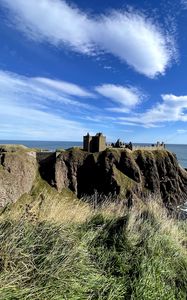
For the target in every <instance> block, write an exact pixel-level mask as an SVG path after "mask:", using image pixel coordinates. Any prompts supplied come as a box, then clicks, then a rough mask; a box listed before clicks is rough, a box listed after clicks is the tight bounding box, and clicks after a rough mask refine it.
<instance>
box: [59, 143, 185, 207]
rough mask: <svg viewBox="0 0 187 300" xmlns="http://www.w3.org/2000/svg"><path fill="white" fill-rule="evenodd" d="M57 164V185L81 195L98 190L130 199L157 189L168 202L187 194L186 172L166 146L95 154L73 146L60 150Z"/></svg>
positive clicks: (176, 203)
mask: <svg viewBox="0 0 187 300" xmlns="http://www.w3.org/2000/svg"><path fill="white" fill-rule="evenodd" d="M54 168H55V184H56V187H57V189H58V190H59V191H61V190H62V189H63V188H64V187H65V188H69V189H71V190H72V191H73V192H75V193H76V195H77V196H78V197H81V196H83V195H85V194H86V195H92V194H93V193H94V192H95V191H97V192H98V193H102V194H105V195H107V194H112V195H117V196H118V198H122V199H125V198H127V199H130V202H131V200H132V198H133V196H136V197H141V198H142V197H146V196H147V195H148V194H150V193H155V194H157V195H158V196H161V197H162V199H163V202H164V203H165V204H166V206H172V205H178V204H180V203H183V202H184V200H185V199H186V197H187V172H186V171H185V170H184V169H182V168H181V167H180V166H179V164H178V162H177V159H176V157H175V155H174V154H172V153H170V152H169V151H167V150H164V149H159V150H143V149H142V150H134V151H129V150H128V149H120V150H119V149H115V150H114V149H108V150H106V151H103V152H101V153H94V154H92V153H88V152H84V151H82V150H80V149H74V150H71V151H69V152H68V151H66V152H63V153H61V154H60V155H59V156H58V157H57V159H56V163H55V166H54Z"/></svg>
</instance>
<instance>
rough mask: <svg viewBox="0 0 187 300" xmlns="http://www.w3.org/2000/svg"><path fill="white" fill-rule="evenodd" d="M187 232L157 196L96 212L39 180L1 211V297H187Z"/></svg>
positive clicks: (18, 299) (74, 299)
mask: <svg viewBox="0 0 187 300" xmlns="http://www.w3.org/2000/svg"><path fill="white" fill-rule="evenodd" d="M186 232H187V226H186V224H185V223H180V222H179V221H176V220H173V219H170V218H168V217H167V214H166V212H165V210H164V208H162V207H161V206H160V205H159V204H158V203H156V202H155V201H149V202H147V204H143V203H141V202H139V203H138V204H136V206H135V207H134V208H133V209H132V210H130V211H127V210H125V209H124V208H123V205H121V204H118V205H116V204H107V203H106V204H105V205H104V206H103V207H100V208H98V209H97V210H95V211H94V210H93V209H92V208H91V207H89V206H88V205H87V204H83V203H81V202H79V201H78V200H76V199H74V196H73V195H72V194H71V193H69V192H68V191H64V192H63V193H62V194H61V195H59V194H58V193H57V192H56V191H55V190H54V189H52V188H50V187H49V186H48V185H47V184H46V183H44V182H43V181H42V180H38V181H37V182H36V184H35V187H34V188H33V190H32V191H31V193H30V195H25V196H24V197H22V199H20V201H18V202H17V203H16V204H14V205H12V206H10V207H9V208H7V209H6V210H5V211H4V212H2V213H1V215H0V244H1V248H0V299H3V300H22V299H29V300H31V299H32V300H36V299H38V300H44V299H45V300H48V299H52V300H57V299H58V300H61V299H68V300H69V299H70V300H71V299H72V300H84V299H108V300H113V299H116V300H120V299H140V300H144V299H145V300H148V299H150V300H154V299H155V300H158V299H161V300H162V299H163V300H167V299H168V300H172V299H173V300H174V299H176V300H179V299H186V290H187V276H186V275H187V255H186V254H187V253H186V245H187V238H186Z"/></svg>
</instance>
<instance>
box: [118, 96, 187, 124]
mask: <svg viewBox="0 0 187 300" xmlns="http://www.w3.org/2000/svg"><path fill="white" fill-rule="evenodd" d="M161 97H162V100H163V101H162V103H157V104H156V105H155V106H154V107H152V108H150V109H148V110H147V111H146V112H143V113H138V114H133V115H132V116H129V117H120V118H118V120H119V122H120V124H122V123H123V122H125V123H126V124H128V122H129V125H132V124H135V125H136V126H144V127H155V126H156V127H157V126H159V124H161V125H163V123H168V122H177V121H182V122H187V112H186V110H187V96H175V95H172V94H165V95H162V96H161Z"/></svg>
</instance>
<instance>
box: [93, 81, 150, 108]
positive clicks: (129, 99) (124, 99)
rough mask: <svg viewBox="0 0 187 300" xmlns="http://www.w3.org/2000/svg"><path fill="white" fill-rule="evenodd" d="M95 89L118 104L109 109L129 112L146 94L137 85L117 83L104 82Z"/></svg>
mask: <svg viewBox="0 0 187 300" xmlns="http://www.w3.org/2000/svg"><path fill="white" fill-rule="evenodd" d="M95 90H96V91H97V92H98V93H99V94H100V95H102V96H104V97H106V98H108V99H109V100H111V101H112V102H113V103H115V104H116V105H118V106H116V105H115V106H113V107H110V108H107V109H108V110H109V111H113V112H119V113H128V112H129V111H130V110H131V109H132V108H134V107H135V106H137V105H138V104H139V103H140V102H141V101H142V100H143V99H144V98H145V95H144V94H143V92H141V91H140V90H139V89H138V88H136V87H131V86H121V85H115V84H103V85H100V86H97V87H96V88H95Z"/></svg>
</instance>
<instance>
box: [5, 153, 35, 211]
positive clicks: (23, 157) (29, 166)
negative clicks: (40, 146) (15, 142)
mask: <svg viewBox="0 0 187 300" xmlns="http://www.w3.org/2000/svg"><path fill="white" fill-rule="evenodd" d="M19 150H20V149H19ZM22 150H23V149H22ZM37 170H38V167H37V163H36V157H35V154H34V153H32V152H27V151H25V152H24V151H8V150H7V151H6V152H3V151H1V153H0V207H4V206H5V205H6V204H7V203H10V202H15V201H17V200H18V199H19V198H20V197H21V196H22V195H23V194H24V193H27V192H29V191H30V190H31V188H32V185H33V182H34V180H35V177H36V174H37Z"/></svg>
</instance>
